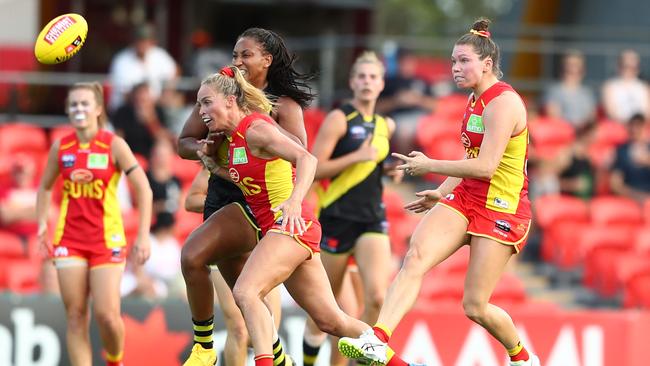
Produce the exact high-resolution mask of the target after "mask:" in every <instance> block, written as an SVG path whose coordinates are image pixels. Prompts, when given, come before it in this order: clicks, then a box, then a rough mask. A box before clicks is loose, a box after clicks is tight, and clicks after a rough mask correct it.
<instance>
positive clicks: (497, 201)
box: [494, 197, 510, 209]
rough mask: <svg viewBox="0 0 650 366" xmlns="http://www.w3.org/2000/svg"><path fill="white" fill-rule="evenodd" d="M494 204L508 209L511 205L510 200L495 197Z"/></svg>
mask: <svg viewBox="0 0 650 366" xmlns="http://www.w3.org/2000/svg"><path fill="white" fill-rule="evenodd" d="M494 205H495V206H497V207H501V208H505V209H507V208H508V207H510V202H508V201H506V200H504V199H503V198H499V197H494Z"/></svg>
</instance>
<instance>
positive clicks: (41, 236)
mask: <svg viewBox="0 0 650 366" xmlns="http://www.w3.org/2000/svg"><path fill="white" fill-rule="evenodd" d="M36 236H37V238H38V244H39V245H38V247H39V249H40V252H41V254H42V255H43V257H46V258H47V257H50V256H51V255H52V250H53V249H52V243H50V239H49V235H48V232H47V225H40V226H39V227H38V232H37V233H36Z"/></svg>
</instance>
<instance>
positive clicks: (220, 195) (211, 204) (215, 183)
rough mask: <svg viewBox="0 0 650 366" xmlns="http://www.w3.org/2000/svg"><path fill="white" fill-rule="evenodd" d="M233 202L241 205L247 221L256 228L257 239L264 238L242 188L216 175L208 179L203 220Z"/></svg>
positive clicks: (240, 207)
mask: <svg viewBox="0 0 650 366" xmlns="http://www.w3.org/2000/svg"><path fill="white" fill-rule="evenodd" d="M231 203H234V204H236V205H237V206H239V209H240V210H241V211H242V213H243V214H244V216H245V217H246V221H248V223H249V224H250V225H251V226H252V227H253V229H255V230H256V232H257V240H258V241H259V240H260V239H262V231H261V230H260V228H259V225H258V224H257V220H255V215H253V211H252V210H251V209H250V207H248V204H247V203H246V198H244V195H243V194H242V193H241V190H240V189H239V188H238V187H237V186H236V185H234V184H232V183H230V182H226V181H225V180H223V179H221V178H219V177H216V176H214V175H212V176H210V180H209V181H208V195H207V196H206V198H205V203H204V204H203V221H205V220H207V219H208V218H209V217H210V216H212V214H213V213H215V212H217V211H219V210H220V209H221V208H222V207H224V206H226V205H229V204H231Z"/></svg>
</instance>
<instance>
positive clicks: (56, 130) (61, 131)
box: [50, 124, 74, 144]
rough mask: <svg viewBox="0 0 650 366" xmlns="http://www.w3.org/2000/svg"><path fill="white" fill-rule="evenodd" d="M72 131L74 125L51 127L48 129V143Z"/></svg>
mask: <svg viewBox="0 0 650 366" xmlns="http://www.w3.org/2000/svg"><path fill="white" fill-rule="evenodd" d="M73 132H74V127H72V126H71V125H68V124H65V125H59V126H56V127H53V128H52V129H51V130H50V144H53V143H54V142H55V141H58V140H61V138H62V137H64V136H67V135H69V134H71V133H73Z"/></svg>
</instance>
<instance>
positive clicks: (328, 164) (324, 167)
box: [315, 153, 357, 179]
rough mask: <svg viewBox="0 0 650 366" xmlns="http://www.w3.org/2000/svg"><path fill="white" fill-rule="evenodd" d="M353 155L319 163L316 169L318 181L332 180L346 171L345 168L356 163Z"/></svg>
mask: <svg viewBox="0 0 650 366" xmlns="http://www.w3.org/2000/svg"><path fill="white" fill-rule="evenodd" d="M356 162H357V161H356V159H355V156H354V154H353V153H349V154H345V155H343V156H340V157H338V158H336V159H331V160H326V161H319V162H318V165H317V167H316V175H315V178H316V179H327V178H332V177H334V176H336V175H337V174H339V173H340V172H342V171H343V170H345V168H347V167H349V166H350V165H352V164H354V163H356Z"/></svg>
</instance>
